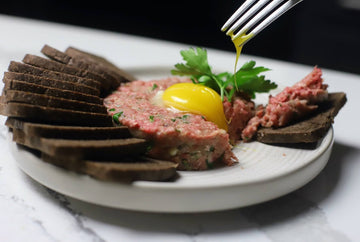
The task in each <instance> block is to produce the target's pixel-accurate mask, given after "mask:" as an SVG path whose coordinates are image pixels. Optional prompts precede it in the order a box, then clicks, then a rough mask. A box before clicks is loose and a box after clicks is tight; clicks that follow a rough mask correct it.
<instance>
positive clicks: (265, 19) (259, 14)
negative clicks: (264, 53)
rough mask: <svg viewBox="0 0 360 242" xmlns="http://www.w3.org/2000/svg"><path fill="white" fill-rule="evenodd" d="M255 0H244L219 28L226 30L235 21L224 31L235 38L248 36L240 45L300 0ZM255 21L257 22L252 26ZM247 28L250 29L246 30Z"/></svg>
mask: <svg viewBox="0 0 360 242" xmlns="http://www.w3.org/2000/svg"><path fill="white" fill-rule="evenodd" d="M256 1H257V0H246V1H245V2H244V3H243V4H242V5H241V6H240V7H239V9H238V10H236V12H235V13H234V14H233V15H232V16H231V17H230V18H229V19H228V21H226V23H225V24H224V26H223V27H222V28H221V31H226V30H227V29H228V28H229V27H230V25H231V24H233V23H234V22H235V21H236V22H235V23H234V24H233V25H232V26H231V28H230V29H229V30H228V31H227V32H226V35H229V36H231V37H232V39H236V38H237V37H239V36H241V35H246V36H248V38H246V40H245V41H244V42H242V44H241V45H244V44H245V43H246V42H248V41H249V40H250V39H252V38H254V37H255V36H256V35H257V34H258V33H259V32H261V31H262V30H263V29H264V28H266V27H267V26H268V25H269V24H271V23H272V22H273V21H274V20H276V19H277V18H278V17H280V16H281V15H282V14H284V13H285V12H286V11H288V10H289V9H290V8H292V7H294V6H295V5H296V4H298V3H300V2H301V1H302V0H285V3H282V2H284V0H258V1H257V3H255V2H256ZM269 2H270V3H269ZM266 4H267V5H266ZM265 5H266V6H265ZM275 8H277V9H275ZM272 11H273V12H272ZM271 12H272V13H271ZM254 15H255V16H254ZM261 20H262V21H261ZM260 21H261V22H260ZM259 22H260V23H259ZM257 23H259V24H258V25H257V26H256V27H254V25H255V24H257ZM241 26H243V27H242V28H241V29H240V30H239V31H238V32H237V33H236V34H235V31H236V30H237V29H239V28H240V27H241ZM249 30H251V31H250V32H248V31H249Z"/></svg>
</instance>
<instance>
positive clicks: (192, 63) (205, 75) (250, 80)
mask: <svg viewBox="0 0 360 242" xmlns="http://www.w3.org/2000/svg"><path fill="white" fill-rule="evenodd" d="M180 54H181V56H182V57H183V60H184V61H185V63H178V64H176V65H175V68H176V69H173V70H171V74H173V75H179V76H189V77H190V78H191V80H192V81H193V83H195V84H202V85H205V86H207V87H210V88H212V89H214V90H215V91H217V92H218V93H219V94H220V96H221V100H224V97H226V98H227V99H228V100H229V101H230V100H231V98H232V97H233V95H234V93H235V92H236V91H242V92H245V93H247V94H248V95H250V97H251V98H255V93H260V92H268V91H270V90H271V89H275V88H276V87H277V85H276V84H275V83H273V82H271V81H270V80H265V76H263V75H259V74H260V73H261V72H265V71H268V70H269V69H268V68H265V67H262V66H259V67H255V64H256V62H255V61H249V62H247V63H245V64H244V65H243V66H242V67H241V68H240V69H239V70H238V71H237V72H236V73H235V74H231V73H229V72H222V73H220V74H214V73H213V72H212V70H211V67H210V65H209V63H208V58H207V51H206V49H202V48H199V47H197V48H196V49H194V48H190V49H188V50H182V51H180Z"/></svg>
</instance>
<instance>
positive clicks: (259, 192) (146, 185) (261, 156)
mask: <svg viewBox="0 0 360 242" xmlns="http://www.w3.org/2000/svg"><path fill="white" fill-rule="evenodd" d="M333 142H334V136H333V129H332V128H331V129H330V130H329V132H328V133H327V135H326V136H325V137H324V139H322V140H321V141H320V142H319V143H318V145H317V146H316V147H315V148H312V149H310V148H308V149H304V148H290V147H280V146H271V145H266V144H261V143H258V142H251V143H242V144H240V145H238V146H236V147H235V148H234V152H235V154H236V155H237V156H238V158H239V160H240V163H239V164H237V165H235V166H232V167H225V168H219V169H214V170H209V171H200V172H179V178H178V179H177V180H176V181H174V182H146V181H137V182H134V183H132V184H122V183H114V182H103V181H99V180H96V179H93V178H90V177H88V176H86V175H79V174H75V173H73V172H69V171H66V170H64V169H62V168H58V167H56V166H53V165H51V164H48V163H45V162H43V161H42V160H40V159H39V158H38V157H37V156H35V155H34V154H33V153H31V152H29V151H27V150H26V149H24V148H22V147H21V146H18V145H16V144H15V143H14V142H12V141H11V138H9V143H10V148H11V151H12V154H13V155H14V157H15V160H16V161H17V164H18V166H19V167H20V168H21V169H22V170H23V171H24V172H25V173H26V174H27V175H29V176H30V177H32V178H33V179H34V180H36V181H38V182H39V183H41V184H43V185H44V186H46V187H49V188H51V189H53V190H55V191H57V192H60V193H62V194H64V195H68V196H70V197H73V198H77V199H79V200H83V201H86V202H89V203H94V204H98V205H103V206H108V207H113V208H121V209H129V210H137V211H150V212H174V213H175V212H176V213H178V212H205V211H216V210H224V209H231V208H236V207H243V206H248V205H252V204H256V203H261V202H264V201H268V200H271V199H274V198H277V197H279V196H282V195H284V194H287V193H289V192H292V191H294V190H296V189H297V188H300V187H301V186H303V185H305V184H306V183H308V182H309V181H310V180H311V179H313V178H314V177H315V176H316V175H317V174H318V173H319V172H320V171H321V170H322V169H323V168H324V166H325V165H326V163H327V161H328V159H329V156H330V153H331V149H332V145H333Z"/></svg>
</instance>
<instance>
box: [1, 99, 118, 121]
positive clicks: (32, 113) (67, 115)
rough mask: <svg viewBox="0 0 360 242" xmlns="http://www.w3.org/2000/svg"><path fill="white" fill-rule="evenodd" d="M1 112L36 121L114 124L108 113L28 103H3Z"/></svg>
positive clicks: (9, 115)
mask: <svg viewBox="0 0 360 242" xmlns="http://www.w3.org/2000/svg"><path fill="white" fill-rule="evenodd" d="M0 114H1V115H4V116H8V117H14V118H20V119H26V120H28V121H34V122H44V123H54V124H64V125H84V126H105V127H106V126H113V123H112V117H111V116H109V115H107V114H102V113H91V112H82V111H74V110H69V109H61V108H51V107H42V106H36V105H32V104H26V103H14V102H9V103H6V104H5V103H1V104H0Z"/></svg>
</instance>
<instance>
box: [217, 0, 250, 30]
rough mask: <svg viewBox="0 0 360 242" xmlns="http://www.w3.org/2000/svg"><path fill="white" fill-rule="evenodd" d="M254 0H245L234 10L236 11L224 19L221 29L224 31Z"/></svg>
mask: <svg viewBox="0 0 360 242" xmlns="http://www.w3.org/2000/svg"><path fill="white" fill-rule="evenodd" d="M255 1H256V0H246V1H245V2H244V3H243V4H241V6H240V7H239V8H238V10H236V12H235V13H234V14H233V15H231V17H230V18H229V19H228V21H226V23H225V24H224V25H223V26H222V28H221V31H226V30H227V29H228V28H229V26H230V25H231V24H232V23H233V22H234V21H235V20H236V19H237V18H238V17H239V16H240V15H242V14H243V13H244V11H246V10H247V9H248V8H249V7H250V5H251V4H253V3H254V2H255Z"/></svg>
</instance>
